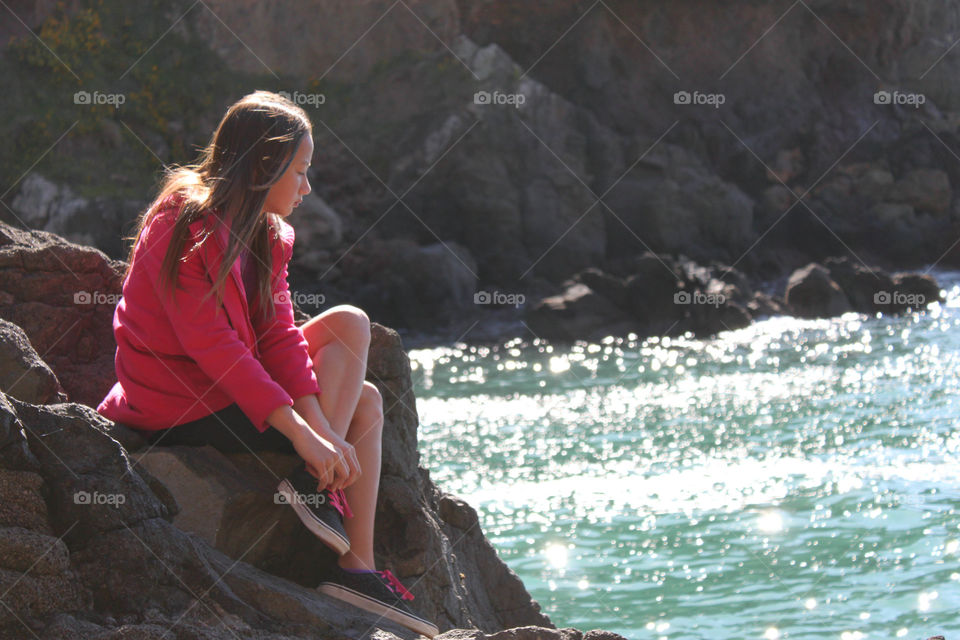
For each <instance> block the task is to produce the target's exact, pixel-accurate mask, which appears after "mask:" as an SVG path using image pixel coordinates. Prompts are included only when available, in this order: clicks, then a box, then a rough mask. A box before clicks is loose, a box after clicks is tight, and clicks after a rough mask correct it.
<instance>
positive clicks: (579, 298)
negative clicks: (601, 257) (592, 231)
mask: <svg viewBox="0 0 960 640" xmlns="http://www.w3.org/2000/svg"><path fill="white" fill-rule="evenodd" d="M611 264H612V265H614V266H615V268H616V269H617V270H620V271H634V273H633V274H632V275H630V276H628V277H626V278H624V277H619V276H615V275H612V274H609V273H606V272H604V271H602V270H600V269H598V268H596V267H593V268H590V269H585V270H583V271H581V272H578V273H577V274H575V275H574V277H573V278H571V279H570V280H569V281H568V282H566V283H564V286H565V289H564V291H563V293H561V294H559V295H555V296H548V297H546V298H543V299H542V300H540V302H538V303H537V304H536V305H535V306H534V307H533V309H532V310H531V311H530V312H528V314H527V321H528V322H529V325H530V328H531V329H532V330H533V331H534V332H535V333H537V335H538V336H539V337H542V338H545V339H548V340H555V341H562V342H570V341H574V340H579V339H588V340H589V339H600V338H603V337H606V336H609V335H626V334H627V333H638V334H639V335H641V336H651V335H667V334H669V335H674V334H682V333H685V332H688V331H689V332H691V333H693V334H694V335H696V336H698V337H704V336H709V335H713V334H715V333H717V332H719V331H724V330H732V329H739V328H742V327H745V326H747V325H749V324H750V321H751V319H752V315H751V312H750V310H749V309H748V304H749V302H750V301H751V300H752V299H753V298H752V292H751V289H750V285H749V282H748V281H747V279H746V277H745V276H744V275H743V274H742V273H740V272H739V271H737V270H736V269H732V268H730V267H728V266H725V265H723V264H721V263H713V264H711V265H710V266H703V265H700V264H698V263H696V262H694V261H693V260H690V259H689V258H687V257H686V256H683V255H681V256H679V257H677V258H671V257H669V256H666V255H657V254H654V253H650V252H646V253H644V254H643V255H642V256H636V257H635V258H634V259H633V260H629V261H620V262H619V264H618V263H615V262H611Z"/></svg>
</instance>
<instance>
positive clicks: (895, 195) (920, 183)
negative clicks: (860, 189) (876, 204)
mask: <svg viewBox="0 0 960 640" xmlns="http://www.w3.org/2000/svg"><path fill="white" fill-rule="evenodd" d="M952 198H953V192H952V191H951V189H950V177H949V176H948V175H947V173H946V171H943V170H941V169H914V170H913V171H910V172H908V173H907V174H906V175H905V176H903V177H902V178H901V179H899V180H897V181H896V182H895V183H894V184H893V186H892V187H890V189H889V190H888V191H887V193H886V200H888V201H889V202H897V203H903V204H908V205H910V206H911V207H913V208H914V209H915V210H917V211H929V212H931V213H936V214H942V213H945V212H946V211H947V210H948V209H949V208H950V202H951V200H952Z"/></svg>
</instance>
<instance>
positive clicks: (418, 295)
mask: <svg viewBox="0 0 960 640" xmlns="http://www.w3.org/2000/svg"><path fill="white" fill-rule="evenodd" d="M345 262H346V263H347V264H348V265H351V266H350V267H349V268H350V269H352V273H353V274H354V275H356V276H358V277H360V278H361V279H364V280H367V279H368V278H373V277H375V278H376V279H377V281H378V284H377V285H376V286H369V285H368V286H367V287H366V288H365V289H362V290H360V291H357V292H356V293H355V294H354V295H355V297H354V300H355V301H356V304H357V305H359V306H360V307H362V308H363V309H366V310H368V311H369V312H370V313H371V315H375V316H377V317H379V318H382V319H383V321H384V322H388V323H391V324H400V325H403V326H405V327H409V328H428V327H435V326H437V324H439V323H443V322H445V321H447V320H449V319H450V318H452V317H453V316H454V315H455V314H456V313H457V312H458V311H462V310H465V309H467V310H469V309H472V308H473V304H474V292H475V291H476V290H477V270H478V268H477V262H476V260H475V259H474V258H473V255H472V254H471V252H470V251H469V250H468V249H467V248H465V247H464V246H462V245H460V244H459V243H456V242H444V243H433V244H430V245H427V246H418V245H416V244H415V243H414V242H411V241H409V240H404V239H401V238H396V239H392V240H387V241H374V242H372V243H371V245H370V248H369V249H368V253H365V254H363V255H360V254H358V255H356V256H350V258H349V259H347V260H345Z"/></svg>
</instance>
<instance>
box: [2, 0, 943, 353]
mask: <svg viewBox="0 0 960 640" xmlns="http://www.w3.org/2000/svg"><path fill="white" fill-rule="evenodd" d="M13 10H14V11H18V12H19V14H21V15H22V19H23V20H24V23H25V24H27V25H29V26H31V27H33V28H34V29H35V30H36V32H37V33H38V35H39V36H40V37H41V38H43V39H44V42H47V41H49V42H50V43H51V45H52V47H51V49H53V50H56V51H57V55H58V57H59V58H60V59H61V61H62V62H63V63H64V64H67V65H69V66H70V68H71V69H75V73H76V75H77V78H74V77H72V76H70V74H69V73H67V71H66V70H65V69H64V67H63V65H62V64H61V63H60V62H58V61H57V60H56V59H54V58H53V57H52V56H51V55H50V53H49V52H48V51H46V50H45V49H44V48H43V47H42V46H41V45H40V44H39V43H38V42H37V41H36V39H35V38H34V37H33V36H32V35H31V34H29V33H28V32H27V31H26V29H25V28H24V29H20V30H19V31H17V29H14V28H8V29H5V30H4V31H3V32H0V33H2V34H3V35H5V36H6V37H7V38H8V40H7V42H8V46H7V49H5V50H4V53H3V55H2V56H0V65H2V66H3V70H4V72H5V73H9V74H10V76H9V77H11V78H14V79H15V80H16V82H14V83H13V85H14V86H13V87H12V88H11V92H10V94H9V96H8V100H7V102H8V104H7V106H6V107H3V108H0V130H2V131H3V132H4V134H5V137H6V138H7V139H9V140H11V141H13V142H14V144H13V145H12V146H11V147H10V148H9V149H8V150H7V151H5V152H3V154H0V156H3V157H0V175H2V176H3V177H4V178H5V179H4V180H3V181H2V183H9V184H10V185H11V186H10V188H9V189H8V190H7V192H6V193H5V194H4V195H3V197H2V198H0V200H2V201H3V203H4V204H5V205H6V207H3V208H0V217H3V218H4V219H6V220H7V221H9V222H11V223H15V224H17V225H18V226H26V227H29V228H42V229H46V230H49V231H55V232H57V233H61V234H64V235H66V236H67V237H70V238H72V239H75V240H77V241H79V242H85V243H91V244H94V245H96V246H98V247H100V248H102V249H103V250H105V251H106V252H107V253H108V254H109V255H112V256H113V257H121V256H120V254H119V253H118V252H119V251H120V248H121V247H120V243H119V241H118V238H119V236H120V233H121V232H122V230H124V229H126V228H128V227H129V223H130V221H131V220H132V219H133V217H134V216H135V215H136V213H137V212H138V209H139V207H141V206H142V205H143V204H145V203H146V200H147V199H148V197H149V193H150V188H151V184H152V181H153V179H154V178H155V175H156V169H157V167H158V165H159V163H160V162H167V163H169V162H185V161H188V160H189V159H191V157H192V154H191V153H190V152H189V150H190V149H192V148H195V147H196V145H198V144H202V143H203V142H205V139H206V136H208V135H209V132H210V130H212V127H213V124H214V123H215V121H216V118H217V117H218V116H219V114H220V113H222V111H223V109H224V108H225V107H226V106H227V104H229V103H230V102H231V101H233V100H234V99H236V98H237V97H239V96H240V95H242V94H243V93H245V92H247V91H249V90H250V89H251V88H254V87H258V88H270V89H275V90H283V91H287V92H288V93H290V94H291V95H295V96H297V99H298V100H301V101H302V102H303V104H304V106H305V107H307V108H308V111H309V113H310V115H311V118H312V119H313V121H314V125H315V138H316V143H317V144H316V146H317V149H318V153H317V157H316V158H315V161H314V167H315V168H314V170H313V174H312V176H311V177H312V179H313V182H314V185H315V187H316V195H315V197H312V198H311V199H310V200H309V201H308V202H306V203H305V205H304V207H303V208H302V210H300V211H298V216H299V217H298V218H296V219H294V220H292V222H293V223H294V224H295V225H296V226H297V229H298V234H299V237H301V238H303V239H304V240H309V241H305V242H303V243H299V247H298V249H297V252H298V255H297V260H296V261H295V269H294V272H293V274H292V279H293V281H294V282H295V284H296V287H297V288H298V290H301V291H303V292H305V293H314V294H322V296H323V298H319V297H318V298H315V299H323V300H324V301H325V302H324V303H322V304H326V303H330V304H335V303H339V302H349V303H353V304H356V305H358V306H361V307H363V308H364V309H365V310H368V312H369V313H370V314H371V317H373V318H374V319H375V320H380V321H382V322H384V323H387V324H390V325H391V326H397V327H400V328H403V329H405V330H406V329H416V328H419V329H424V330H435V329H436V327H437V326H438V324H443V323H447V322H451V323H452V322H455V321H456V322H459V325H458V326H460V327H462V328H466V327H470V326H472V325H473V321H474V320H476V319H478V318H482V317H487V316H489V315H491V314H490V312H491V310H492V308H493V307H491V306H483V305H480V304H477V303H476V302H475V299H474V297H473V294H474V293H475V292H477V291H483V290H489V291H493V290H497V291H503V292H507V293H523V294H524V295H525V297H526V300H527V301H528V303H529V305H528V306H532V305H533V304H534V303H535V302H537V301H539V300H541V299H543V298H546V297H550V296H554V295H559V294H561V293H562V290H563V288H564V284H563V283H564V282H565V281H567V280H568V279H570V278H572V277H573V276H574V275H575V274H576V273H578V272H581V271H584V270H586V269H589V268H598V269H600V270H601V271H603V272H607V273H613V272H615V271H616V270H617V269H616V265H618V264H620V263H622V262H623V261H624V260H631V259H633V258H634V257H635V256H637V255H640V254H642V253H643V252H645V251H650V252H653V253H655V254H658V255H667V256H670V257H671V258H672V259H680V256H681V255H682V256H685V257H686V258H689V259H691V260H694V261H695V262H698V263H702V264H703V263H710V262H712V261H719V262H721V263H723V264H725V265H728V266H732V267H735V268H737V269H738V270H740V271H741V272H742V273H743V275H744V276H745V277H746V278H747V279H748V281H749V282H750V284H751V287H752V288H754V289H756V288H760V287H761V286H762V285H763V284H764V283H768V282H770V281H777V280H780V279H785V278H787V277H788V276H789V275H790V273H791V272H792V271H793V270H795V269H798V268H801V267H803V266H804V265H806V264H808V263H809V262H811V261H822V260H824V259H826V258H827V257H830V256H845V257H846V258H849V259H851V260H854V261H855V262H857V263H859V264H861V265H862V266H866V265H877V266H879V267H881V268H883V269H886V270H893V269H898V268H905V267H917V266H920V265H924V266H928V265H931V264H937V265H940V266H955V265H956V264H957V263H958V259H960V254H958V253H957V245H956V243H955V240H956V239H957V238H958V237H960V199H958V198H957V194H956V189H954V188H953V187H954V185H956V184H957V181H958V179H960V161H958V159H957V158H958V157H960V144H958V141H957V123H958V121H960V120H958V114H960V93H958V92H957V90H956V89H955V88H953V85H952V83H951V82H950V78H952V77H954V76H955V75H956V73H957V71H958V65H960V57H958V56H957V55H956V52H955V51H953V50H952V48H951V44H952V43H953V41H954V40H955V38H954V35H953V34H954V33H955V32H956V31H957V29H958V27H960V3H956V2H944V3H937V4H929V3H928V4H923V5H918V4H916V3H911V2H907V1H906V0H884V1H883V2H880V3H879V4H877V3H874V4H871V5H869V6H867V5H863V4H859V3H856V2H852V1H850V0H831V1H818V2H797V3H793V4H789V3H785V4H784V5H782V6H781V5H774V4H770V3H762V2H752V1H743V2H735V3H727V4H724V5H723V6H719V5H716V4H715V3H709V2H704V1H702V0H685V1H683V2H672V3H666V4H664V3H662V2H653V1H642V2H625V1H622V2H621V1H611V2H593V3H589V2H570V1H564V2H554V3H549V5H542V6H541V5H537V6H533V5H529V6H527V5H523V6H520V5H516V4H515V3H506V2H500V1H498V0H485V1H484V2H479V3H465V2H455V1H454V0H420V1H416V2H405V3H391V2H387V1H385V0H384V1H380V0H377V1H374V2H364V3H352V4H351V3H340V2H330V1H329V0H309V1H307V2H302V3H299V4H298V9H297V11H296V12H290V11H288V10H287V9H286V8H285V7H284V6H283V5H273V4H269V3H267V4H264V3H258V2H253V1H252V0H244V1H242V2H226V1H220V0H211V1H210V2H206V3H204V4H203V6H191V5H190V3H187V2H179V1H178V2H173V3H160V2H149V3H144V4H143V6H142V7H140V8H138V9H137V11H139V12H140V14H139V16H138V19H137V20H135V19H134V16H133V15H132V14H131V13H130V12H131V11H133V9H132V8H126V7H125V6H124V5H121V4H116V5H114V4H110V3H107V4H104V5H94V4H93V3H87V2H80V1H77V2H73V3H67V4H66V5H65V9H64V10H63V11H59V12H58V10H57V9H55V8H54V5H53V3H48V2H34V3H31V2H20V3H14V5H13ZM171 25H172V28H169V27H171ZM168 28H169V31H168V32H165V29H168ZM158 34H162V37H159V36H158ZM158 37H159V39H158ZM111 43H113V44H111ZM118 43H122V45H121V44H118ZM39 71H44V72H49V73H44V74H41V73H39ZM200 76H202V77H203V78H204V79H206V82H204V83H198V78H199V77H200ZM78 79H79V87H78ZM101 85H102V86H101ZM107 86H109V87H113V88H114V89H113V90H114V91H117V92H119V93H120V94H122V95H124V96H125V98H126V101H125V102H124V103H123V104H122V105H119V106H116V107H114V106H110V105H107V106H104V107H99V108H98V107H96V105H93V106H91V107H90V108H89V109H81V108H78V107H77V105H63V104H62V100H59V99H57V100H54V99H53V96H55V95H56V96H59V95H68V94H72V93H73V92H74V91H76V90H77V89H78V88H80V89H85V90H87V91H94V90H97V89H99V90H101V91H106V89H105V88H104V87H107ZM46 97H49V98H50V99H49V100H47V99H46ZM27 107H29V108H27ZM4 109H5V110H4ZM4 115H6V116H8V117H2V116H4ZM77 123H79V124H77ZM71 125H76V126H71ZM61 134H63V136H62V139H59V138H58V136H60V135H61ZM17 145H21V146H22V145H26V146H25V147H24V148H23V149H19V148H18V146H17ZM48 149H56V153H47V154H46V155H42V154H43V152H44V151H45V150H48ZM4 154H6V155H4ZM116 157H123V158H124V159H125V162H124V165H123V167H122V168H121V167H115V166H113V163H111V162H109V159H111V158H116ZM37 158H40V160H39V161H37ZM101 166H107V167H110V168H109V170H107V171H102V170H99V167H101ZM84 167H87V169H84ZM94 169H96V170H94ZM67 185H69V187H68V186H67ZM81 192H82V193H81ZM664 263H665V264H666V263H667V261H666V260H664ZM664 271H665V273H666V272H667V271H669V269H665V270H664ZM413 283H416V285H414V284H413ZM317 310H319V308H313V309H310V310H309V311H311V312H315V311H317ZM514 317H519V316H517V315H516V314H515V316H514ZM516 326H520V325H516ZM639 328H642V327H638V329H639ZM461 332H462V331H458V332H457V333H456V335H459V334H460V333H461ZM469 333H470V332H469V331H468V334H469ZM470 337H471V335H468V336H467V338H466V339H470Z"/></svg>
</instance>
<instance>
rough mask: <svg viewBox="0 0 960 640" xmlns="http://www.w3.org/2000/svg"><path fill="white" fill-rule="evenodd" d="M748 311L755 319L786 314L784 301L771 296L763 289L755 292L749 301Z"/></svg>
mask: <svg viewBox="0 0 960 640" xmlns="http://www.w3.org/2000/svg"><path fill="white" fill-rule="evenodd" d="M747 312H748V313H750V315H751V316H753V319H754V320H759V319H761V318H767V317H770V316H782V315H786V309H785V308H784V304H783V301H782V300H779V299H777V298H774V297H772V296H769V295H767V294H766V293H764V292H762V291H756V292H754V294H753V299H752V300H751V301H750V302H748V303H747Z"/></svg>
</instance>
